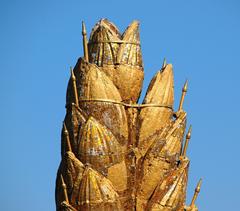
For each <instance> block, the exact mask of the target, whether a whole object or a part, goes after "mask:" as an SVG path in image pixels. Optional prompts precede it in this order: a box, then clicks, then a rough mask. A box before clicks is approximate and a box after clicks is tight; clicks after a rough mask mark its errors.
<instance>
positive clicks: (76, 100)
mask: <svg viewBox="0 0 240 211" xmlns="http://www.w3.org/2000/svg"><path fill="white" fill-rule="evenodd" d="M70 71H71V78H72V83H73V84H72V85H73V92H74V98H75V104H76V106H77V107H79V101H78V92H77V84H76V77H75V75H74V72H73V69H72V67H70Z"/></svg>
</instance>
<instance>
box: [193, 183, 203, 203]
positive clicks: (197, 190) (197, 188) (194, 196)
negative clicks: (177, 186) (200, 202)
mask: <svg viewBox="0 0 240 211" xmlns="http://www.w3.org/2000/svg"><path fill="white" fill-rule="evenodd" d="M201 185H202V179H200V180H199V182H198V184H197V187H196V188H195V192H194V195H193V198H192V201H191V204H190V207H193V206H194V204H195V201H196V199H197V197H198V194H199V192H200V189H201Z"/></svg>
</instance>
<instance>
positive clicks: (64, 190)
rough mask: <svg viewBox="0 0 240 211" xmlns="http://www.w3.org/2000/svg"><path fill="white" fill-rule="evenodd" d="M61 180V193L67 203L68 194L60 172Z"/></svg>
mask: <svg viewBox="0 0 240 211" xmlns="http://www.w3.org/2000/svg"><path fill="white" fill-rule="evenodd" d="M61 181H62V188H63V194H64V197H65V201H66V202H67V203H69V200H68V194H67V185H66V184H65V182H64V179H63V176H62V174H61Z"/></svg>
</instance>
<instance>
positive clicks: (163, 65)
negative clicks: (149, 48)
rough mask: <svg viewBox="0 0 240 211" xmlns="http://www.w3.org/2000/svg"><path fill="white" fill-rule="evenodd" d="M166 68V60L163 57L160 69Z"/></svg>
mask: <svg viewBox="0 0 240 211" xmlns="http://www.w3.org/2000/svg"><path fill="white" fill-rule="evenodd" d="M166 66H167V60H166V58H165V57H164V59H163V64H162V69H164V68H165V67H166Z"/></svg>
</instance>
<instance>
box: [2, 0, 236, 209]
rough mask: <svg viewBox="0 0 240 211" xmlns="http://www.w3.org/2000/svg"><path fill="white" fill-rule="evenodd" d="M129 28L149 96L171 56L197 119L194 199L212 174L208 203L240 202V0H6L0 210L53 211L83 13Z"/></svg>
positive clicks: (192, 120) (205, 191) (202, 204)
mask: <svg viewBox="0 0 240 211" xmlns="http://www.w3.org/2000/svg"><path fill="white" fill-rule="evenodd" d="M101 17H106V18H108V19H109V20H111V21H112V22H114V23H115V24H116V25H117V26H118V27H119V29H120V30H121V31H123V30H124V29H125V28H126V27H127V26H128V24H129V23H130V22H131V21H132V20H134V19H137V20H139V21H140V22H141V43H142V52H143V59H144V64H145V81H144V89H143V94H145V91H146V88H147V85H148V83H149V81H150V80H151V78H152V77H153V75H154V74H155V73H156V71H157V70H159V69H160V67H161V65H162V61H163V58H164V57H166V58H167V61H168V62H169V63H172V64H173V66H174V73H175V108H177V106H178V104H179V98H180V94H181V87H182V85H183V83H184V81H185V79H186V78H188V80H189V91H188V93H187V97H186V100H185V103H184V108H185V109H186V111H187V112H188V125H189V124H192V125H193V133H192V139H191V141H190V144H189V150H188V155H189V157H190V159H191V165H190V171H189V184H188V197H187V202H188V203H189V201H190V200H191V197H192V194H193V192H194V188H195V185H196V183H197V181H198V179H199V178H200V177H202V178H203V184H202V190H201V193H200V195H199V198H198V200H197V204H198V206H199V210H200V211H213V210H214V211H215V210H217V211H226V210H240V208H239V199H240V198H239V190H240V182H239V178H240V168H239V154H240V139H239V132H240V127H239V117H240V113H239V107H240V98H239V87H240V79H239V78H240V2H239V1H238V0H225V1H224V0H222V1H221V0H218V1H217V0H216V1H214V0H164V1H163V0H155V1H154V0H148V1H141V0H138V1H137V0H122V1H113V0H106V1H104V0H102V1H97V0H92V1H87V0H85V1H80V0H78V1H77V0H68V1H63V0H52V1H50V0H39V1H34V0H29V1H28V0H21V1H14V0H1V1H0V30H1V31H0V71H1V74H0V99H1V100H0V108H1V109H0V117H1V122H0V128H1V129H0V134H1V138H0V147H1V153H0V164H1V168H0V169H1V170H0V207H1V208H0V210H4V211H16V210H17V211H53V210H55V202H54V189H55V177H56V171H57V168H58V165H59V162H60V131H61V126H62V120H63V118H64V115H65V108H64V105H65V93H66V86H67V81H68V78H69V66H71V65H72V66H74V65H75V63H76V61H77V59H78V57H80V56H81V55H82V54H83V52H82V37H81V21H82V20H84V21H85V23H86V26H87V30H88V36H89V34H90V31H91V28H92V27H93V26H94V24H95V23H96V22H97V21H98V20H99V19H100V18H101Z"/></svg>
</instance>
